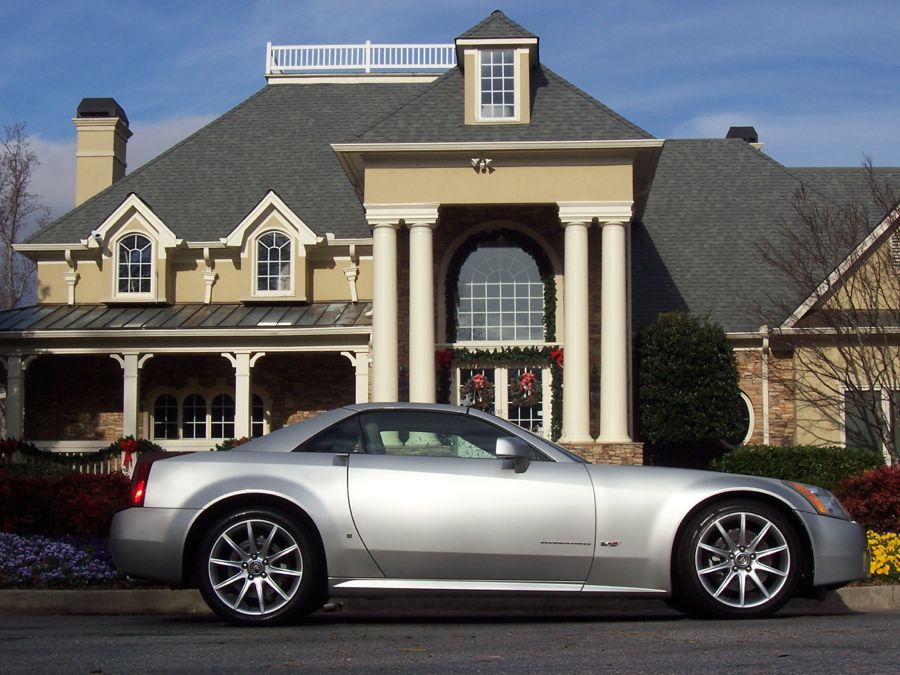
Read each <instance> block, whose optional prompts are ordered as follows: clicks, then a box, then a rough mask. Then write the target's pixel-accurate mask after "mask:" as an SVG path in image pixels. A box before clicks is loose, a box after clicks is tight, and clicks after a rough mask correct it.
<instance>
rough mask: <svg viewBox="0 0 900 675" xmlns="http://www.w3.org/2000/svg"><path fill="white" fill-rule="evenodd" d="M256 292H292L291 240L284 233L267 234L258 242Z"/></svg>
mask: <svg viewBox="0 0 900 675" xmlns="http://www.w3.org/2000/svg"><path fill="white" fill-rule="evenodd" d="M256 290H257V292H260V293H273V292H284V291H290V290H291V240H290V238H289V237H288V236H287V235H285V234H284V233H282V232H266V233H265V234H263V235H261V236H260V237H259V239H258V240H257V242H256Z"/></svg>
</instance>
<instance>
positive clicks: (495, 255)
mask: <svg viewBox="0 0 900 675" xmlns="http://www.w3.org/2000/svg"><path fill="white" fill-rule="evenodd" d="M458 290H459V309H458V311H457V339H458V340H460V341H463V342H467V341H473V342H501V341H502V342H507V341H513V340H543V339H544V284H543V282H542V281H541V275H540V271H539V270H538V266H537V263H536V262H535V261H534V258H532V257H531V256H530V255H528V253H526V252H525V251H524V250H522V249H521V248H517V247H513V246H482V247H479V248H478V249H476V250H475V251H473V252H472V254H471V255H469V257H468V258H466V261H465V263H463V266H462V269H461V270H460V273H459V286H458Z"/></svg>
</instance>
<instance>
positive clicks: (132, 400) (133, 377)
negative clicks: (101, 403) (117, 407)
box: [109, 353, 153, 438]
mask: <svg viewBox="0 0 900 675" xmlns="http://www.w3.org/2000/svg"><path fill="white" fill-rule="evenodd" d="M109 356H110V358H112V359H115V360H116V361H117V362H118V364H119V365H120V366H121V367H122V436H132V437H133V438H138V437H139V436H140V429H138V420H139V419H140V414H141V383H140V373H141V368H142V367H143V365H144V364H145V363H146V362H147V361H148V360H150V359H151V358H153V354H143V355H141V354H137V353H131V354H110V355H109Z"/></svg>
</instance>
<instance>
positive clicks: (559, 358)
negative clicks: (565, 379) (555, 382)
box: [550, 347, 563, 368]
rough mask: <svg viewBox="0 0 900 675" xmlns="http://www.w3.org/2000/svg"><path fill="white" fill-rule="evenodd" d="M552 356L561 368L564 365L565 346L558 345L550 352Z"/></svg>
mask: <svg viewBox="0 0 900 675" xmlns="http://www.w3.org/2000/svg"><path fill="white" fill-rule="evenodd" d="M550 358H551V359H553V360H554V361H556V365H558V366H559V367H560V368H562V367H563V348H562V347H557V348H556V349H554V350H553V351H551V352H550Z"/></svg>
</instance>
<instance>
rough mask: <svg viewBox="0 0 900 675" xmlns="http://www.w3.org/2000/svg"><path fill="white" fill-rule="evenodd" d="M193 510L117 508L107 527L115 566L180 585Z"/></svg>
mask: <svg viewBox="0 0 900 675" xmlns="http://www.w3.org/2000/svg"><path fill="white" fill-rule="evenodd" d="M197 513H198V511H197V510H196V509H158V508H148V507H141V508H131V509H125V510H124V511H119V512H118V513H117V514H116V515H115V516H114V517H113V522H112V527H111V528H110V531H109V548H110V553H111V554H112V559H113V563H114V564H115V566H116V569H117V570H119V572H121V573H123V574H127V575H128V576H131V577H137V578H141V579H148V580H151V581H156V582H160V583H165V584H169V585H172V586H180V585H182V584H183V583H184V579H183V574H182V572H183V570H182V556H183V551H184V543H185V540H186V538H187V533H188V530H189V529H190V525H191V523H192V522H193V520H194V518H195V517H196V516H197Z"/></svg>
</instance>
